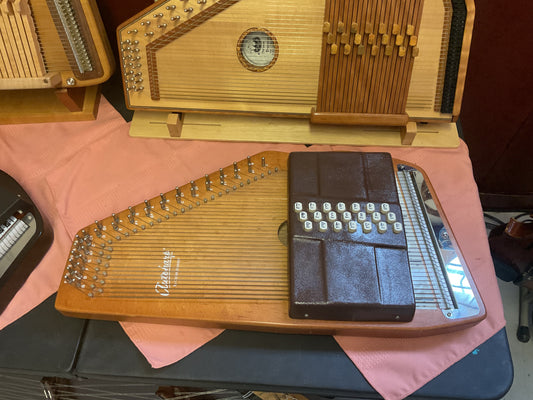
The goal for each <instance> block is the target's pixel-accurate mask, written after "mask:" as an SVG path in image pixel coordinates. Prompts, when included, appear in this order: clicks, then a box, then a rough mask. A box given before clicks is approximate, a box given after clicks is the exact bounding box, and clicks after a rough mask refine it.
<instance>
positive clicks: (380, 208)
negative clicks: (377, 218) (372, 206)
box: [379, 203, 390, 214]
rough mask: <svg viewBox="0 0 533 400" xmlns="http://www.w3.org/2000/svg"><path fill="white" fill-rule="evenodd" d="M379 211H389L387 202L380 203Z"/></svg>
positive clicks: (384, 212) (385, 212) (383, 212)
mask: <svg viewBox="0 0 533 400" xmlns="http://www.w3.org/2000/svg"><path fill="white" fill-rule="evenodd" d="M379 211H380V212H381V213H382V214H387V213H388V212H389V211H390V206H389V203H381V206H379Z"/></svg>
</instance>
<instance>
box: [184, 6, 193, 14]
mask: <svg viewBox="0 0 533 400" xmlns="http://www.w3.org/2000/svg"><path fill="white" fill-rule="evenodd" d="M183 11H184V12H186V13H191V12H193V11H194V9H193V8H192V7H187V8H185V9H184V10H183Z"/></svg>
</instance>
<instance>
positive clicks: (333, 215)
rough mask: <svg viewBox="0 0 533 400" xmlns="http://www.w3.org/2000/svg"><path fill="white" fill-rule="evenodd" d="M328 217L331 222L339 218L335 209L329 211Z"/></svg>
mask: <svg viewBox="0 0 533 400" xmlns="http://www.w3.org/2000/svg"><path fill="white" fill-rule="evenodd" d="M327 218H328V221H329V222H333V221H336V220H337V213H336V212H335V211H330V212H328V216H327Z"/></svg>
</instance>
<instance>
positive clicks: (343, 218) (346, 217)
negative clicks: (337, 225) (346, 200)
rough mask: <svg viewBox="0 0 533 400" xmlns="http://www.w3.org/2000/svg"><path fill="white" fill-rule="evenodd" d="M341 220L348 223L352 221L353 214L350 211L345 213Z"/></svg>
mask: <svg viewBox="0 0 533 400" xmlns="http://www.w3.org/2000/svg"><path fill="white" fill-rule="evenodd" d="M341 219H342V221H343V222H348V221H350V220H351V219H352V213H351V212H349V211H344V212H343V213H342V218H341Z"/></svg>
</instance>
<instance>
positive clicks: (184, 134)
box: [130, 111, 459, 148]
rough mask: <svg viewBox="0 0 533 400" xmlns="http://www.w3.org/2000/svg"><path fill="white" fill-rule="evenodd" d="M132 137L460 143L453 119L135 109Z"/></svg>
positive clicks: (428, 144)
mask: <svg viewBox="0 0 533 400" xmlns="http://www.w3.org/2000/svg"><path fill="white" fill-rule="evenodd" d="M130 136H133V137H148V138H162V139H169V138H172V139H178V140H212V141H234V142H270V143H271V142H275V143H299V144H329V145H355V146H375V145H379V146H414V147H444V148H453V147H457V146H459V135H458V132H457V127H456V125H455V124H453V123H447V122H446V123H435V124H420V125H417V124H416V123H415V122H409V123H408V124H407V126H405V127H403V128H400V127H375V126H357V127H354V126H337V125H313V124H311V123H309V120H307V119H296V118H267V117H249V116H236V115H222V114H220V115H219V114H194V113H191V114H181V113H165V112H161V111H135V114H134V116H133V120H132V122H131V127H130Z"/></svg>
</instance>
